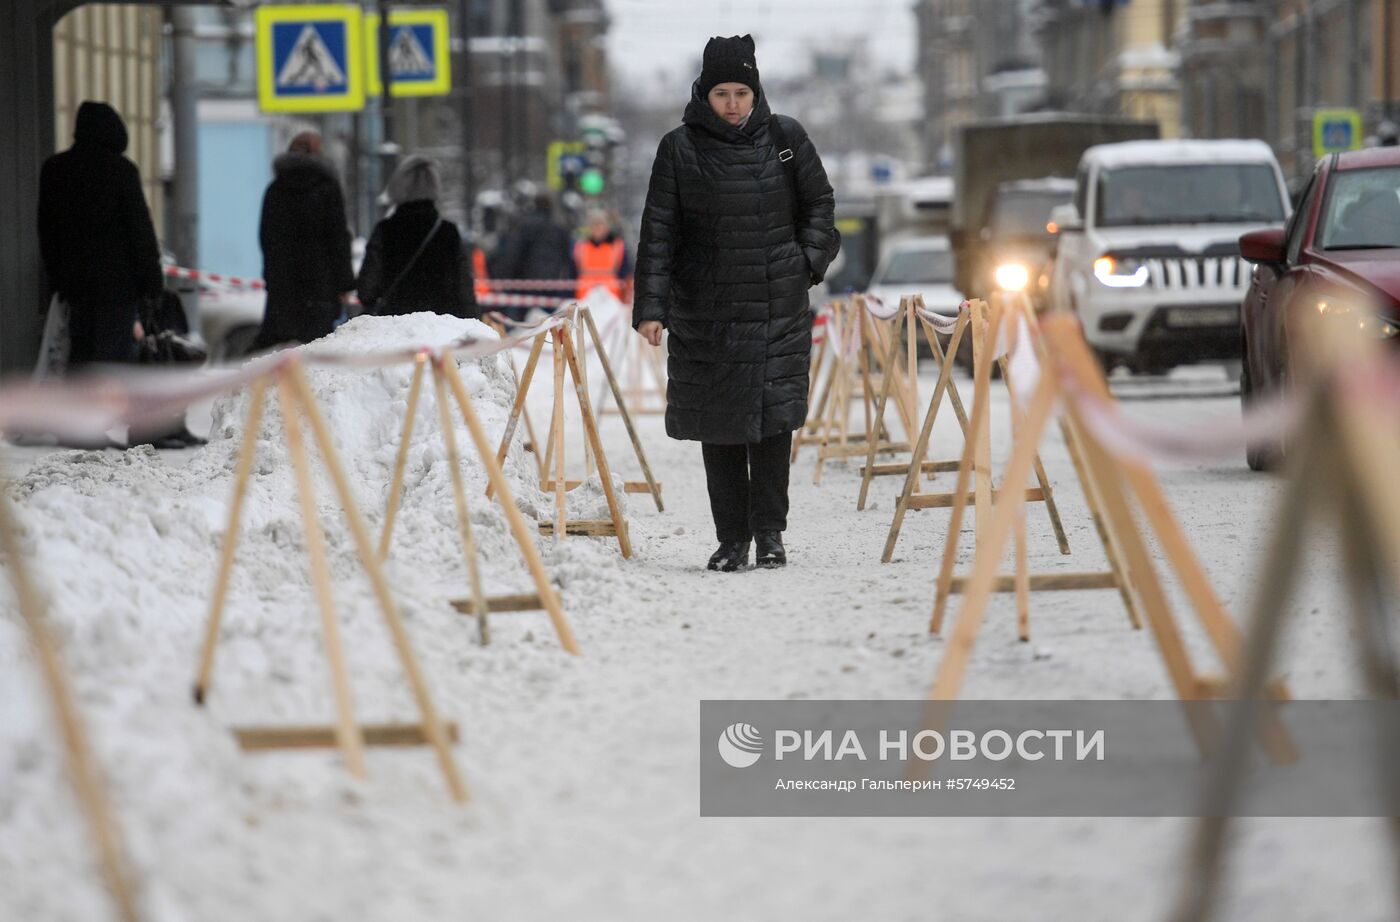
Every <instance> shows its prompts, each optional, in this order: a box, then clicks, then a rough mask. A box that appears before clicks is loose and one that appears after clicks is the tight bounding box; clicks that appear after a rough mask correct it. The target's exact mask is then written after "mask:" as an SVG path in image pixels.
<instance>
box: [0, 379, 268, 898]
mask: <svg viewBox="0 0 1400 922" xmlns="http://www.w3.org/2000/svg"><path fill="white" fill-rule="evenodd" d="M259 396H261V392H260V391H259ZM258 405H259V406H260V405H261V401H259V404H258ZM0 550H3V553H4V556H5V561H6V563H7V564H8V570H9V574H10V581H11V583H12V584H13V586H14V590H15V596H16V599H17V601H18V603H19V613H20V618H21V619H22V620H23V622H24V624H25V627H26V628H28V633H29V637H30V640H32V641H33V643H34V651H35V653H37V654H38V660H39V671H40V675H41V676H42V679H43V682H44V685H45V688H46V690H47V691H48V696H49V702H50V703H51V704H52V705H53V711H54V717H55V719H56V721H57V723H58V729H59V733H60V735H61V736H62V739H63V748H64V751H65V755H66V756H67V760H68V777H69V779H70V781H71V782H72V784H73V789H74V791H75V792H76V794H77V796H78V804H79V806H80V807H81V808H82V812H83V819H84V820H86V822H87V824H88V830H89V832H90V833H91V835H92V842H93V845H95V846H96V848H97V858H98V862H99V863H100V865H101V868H102V879H103V881H104V882H105V883H106V885H107V891H108V893H110V894H111V897H112V901H113V902H114V903H116V906H117V911H118V913H119V914H120V916H121V919H122V922H138V920H139V919H140V913H139V912H138V910H137V903H138V899H137V890H136V885H135V883H134V879H133V877H132V874H131V870H130V867H129V865H128V863H127V858H126V852H125V850H124V849H123V848H122V841H121V835H120V833H119V832H118V830H117V824H116V820H115V819H114V818H113V815H112V808H111V805H110V804H109V803H108V801H107V792H106V789H105V788H104V786H103V781H102V777H101V773H100V771H99V769H98V766H97V763H96V760H94V759H93V757H92V751H91V749H90V748H89V747H88V740H87V735H86V734H85V733H84V731H83V725H82V720H81V718H80V716H79V714H78V708H77V705H76V704H75V703H74V701H73V692H72V689H71V688H70V687H69V685H68V679H67V676H66V675H65V674H64V671H63V662H62V658H61V656H60V655H59V652H58V647H57V646H56V645H55V644H54V641H53V638H52V636H50V634H49V629H48V625H47V624H46V623H45V613H44V600H43V596H42V595H41V594H40V592H39V591H38V589H37V587H35V585H34V583H33V581H32V580H31V579H30V576H29V569H28V567H27V566H26V565H25V558H24V552H23V551H22V550H21V548H20V546H19V540H18V538H17V537H16V530H15V522H14V516H13V513H12V511H11V509H10V505H9V500H8V499H5V498H4V497H3V496H0Z"/></svg>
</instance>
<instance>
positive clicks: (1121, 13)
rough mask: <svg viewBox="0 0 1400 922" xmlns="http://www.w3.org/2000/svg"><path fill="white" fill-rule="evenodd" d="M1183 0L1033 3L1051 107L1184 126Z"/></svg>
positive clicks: (1168, 129) (1168, 131)
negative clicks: (1180, 39) (1180, 37)
mask: <svg viewBox="0 0 1400 922" xmlns="http://www.w3.org/2000/svg"><path fill="white" fill-rule="evenodd" d="M1186 7H1187V4H1186V3H1185V2H1180V0H1103V2H1099V3H1085V2H1083V0H1042V3H1041V4H1040V6H1039V8H1038V20H1039V30H1040V38H1041V43H1042V47H1043V50H1044V67H1045V71H1046V79H1047V90H1046V101H1047V104H1048V106H1049V107H1050V108H1054V109H1063V110H1067V111H1075V112H1094V113H1100V114H1104V115H1127V116H1132V117H1134V118H1143V119H1149V120H1152V121H1156V122H1157V123H1158V125H1159V126H1160V128H1161V131H1162V136H1163V137H1175V136H1177V135H1178V134H1179V132H1180V125H1181V98H1182V97H1181V87H1180V82H1179V79H1178V74H1179V72H1180V55H1179V52H1178V49H1177V47H1176V46H1177V37H1178V35H1179V34H1181V28H1182V26H1183V25H1184V23H1185V17H1186Z"/></svg>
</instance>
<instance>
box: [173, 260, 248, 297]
mask: <svg viewBox="0 0 1400 922" xmlns="http://www.w3.org/2000/svg"><path fill="white" fill-rule="evenodd" d="M165 274H166V275H168V276H170V277H171V278H177V279H194V280H195V281H197V282H210V283H212V284H215V285H225V286H227V287H229V288H250V289H253V290H254V291H262V290H263V289H265V288H266V287H267V283H266V282H264V281H263V280H262V279H245V278H239V277H238V276H236V275H222V274H220V273H218V272H206V271H204V270H203V269H186V268H185V267H184V266H166V267H165Z"/></svg>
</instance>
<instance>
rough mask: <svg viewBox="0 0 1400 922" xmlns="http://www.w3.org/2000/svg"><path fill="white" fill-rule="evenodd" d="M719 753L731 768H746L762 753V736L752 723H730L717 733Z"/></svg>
mask: <svg viewBox="0 0 1400 922" xmlns="http://www.w3.org/2000/svg"><path fill="white" fill-rule="evenodd" d="M719 755H720V758H722V759H724V761H725V762H726V763H727V764H728V765H729V766H730V767H731V768H748V767H749V766H750V765H752V764H754V763H755V762H757V761H758V760H759V757H760V756H762V755H763V736H762V734H760V733H759V732H758V729H757V728H756V727H755V726H754V725H753V724H730V725H729V726H727V727H725V728H724V732H723V733H721V734H720V735H719Z"/></svg>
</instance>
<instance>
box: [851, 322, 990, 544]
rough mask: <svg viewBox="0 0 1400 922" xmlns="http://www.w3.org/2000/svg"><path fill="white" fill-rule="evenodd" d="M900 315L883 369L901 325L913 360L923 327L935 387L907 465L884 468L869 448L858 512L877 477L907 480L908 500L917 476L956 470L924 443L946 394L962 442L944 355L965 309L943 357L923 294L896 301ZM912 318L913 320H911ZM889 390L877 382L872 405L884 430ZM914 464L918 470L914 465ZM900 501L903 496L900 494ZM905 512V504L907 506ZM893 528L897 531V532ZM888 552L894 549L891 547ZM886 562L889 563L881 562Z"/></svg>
mask: <svg viewBox="0 0 1400 922" xmlns="http://www.w3.org/2000/svg"><path fill="white" fill-rule="evenodd" d="M899 307H900V313H899V316H898V317H897V318H896V319H895V328H894V330H893V335H892V336H890V342H889V343H888V345H887V358H886V361H885V365H886V367H888V366H890V365H892V364H894V362H895V359H896V357H897V355H896V354H897V352H898V350H899V341H900V335H901V327H902V329H903V335H904V336H905V338H906V341H907V343H908V348H909V352H910V355H911V357H913V356H915V355H916V354H917V353H916V349H917V344H918V332H919V330H921V329H922V331H923V334H924V342H925V343H926V344H927V345H928V348H929V352H930V353H932V355H933V357H934V360H935V361H936V362H937V363H938V370H939V371H938V383H937V384H936V385H935V386H934V391H933V397H932V400H931V402H930V404H929V412H928V413H926V414H925V417H924V423H923V426H922V427H921V428H920V430H919V435H918V436H917V437H916V438H915V441H914V449H913V454H912V456H911V460H910V462H909V463H902V462H891V463H887V464H876V463H875V452H874V450H873V448H874V446H873V445H872V446H870V449H871V450H868V451H867V453H866V456H865V464H864V465H863V466H862V467H861V469H860V497H859V498H858V499H857V500H856V509H857V511H863V510H864V509H865V502H866V500H867V499H868V498H869V495H870V485H871V483H872V482H873V481H874V479H875V478H876V477H891V476H904V477H905V479H906V483H905V490H904V492H905V493H907V494H908V495H909V496H910V497H911V498H912V497H914V496H916V495H917V489H918V483H919V475H920V474H927V475H929V476H930V477H932V476H933V475H935V474H938V473H946V472H949V471H956V470H957V469H958V462H957V461H956V460H952V461H930V460H928V443H929V440H930V436H931V434H932V432H933V420H934V419H936V418H937V415H938V407H939V406H940V405H941V404H942V400H943V396H944V394H946V395H947V396H948V399H949V401H950V402H951V403H952V405H953V412H954V414H955V415H956V416H957V418H958V424H959V425H960V426H961V427H962V430H963V438H964V439H966V438H967V429H968V427H967V414H966V413H965V412H964V411H963V404H962V397H961V395H960V394H959V393H958V385H957V382H955V381H954V380H953V379H952V371H953V363H952V361H951V360H950V359H949V357H948V356H949V355H956V354H957V349H958V345H959V343H961V342H962V337H963V334H964V332H965V331H966V329H967V318H968V311H967V309H966V308H965V307H964V308H960V309H959V311H958V320H957V322H956V324H955V325H954V328H953V331H952V338H951V339H950V340H949V351H948V355H945V354H944V351H943V347H942V346H941V345H940V344H939V341H938V334H937V331H936V330H935V329H934V327H933V324H932V323H931V322H930V321H929V320H928V318H927V312H926V309H925V308H924V304H923V296H922V295H914V296H912V297H905V298H902V299H901V300H900V305H899ZM916 318H917V319H916ZM909 367H910V368H911V369H915V372H914V375H913V376H912V377H913V378H914V379H915V380H917V364H916V363H915V361H913V360H912V358H911V362H910V365H909ZM893 389H894V379H893V377H892V376H886V378H885V380H884V381H883V382H882V383H881V387H880V396H879V399H877V400H876V402H875V424H876V425H877V426H883V425H884V421H885V408H886V407H887V406H888V404H889V399H890V394H891V391H893ZM916 460H917V462H918V466H917V468H916V467H915V465H914V461H916ZM911 471H913V475H912V482H910V480H911V478H910V472H911ZM901 498H902V496H901ZM905 508H906V509H908V508H909V506H908V504H907V503H906V505H905ZM896 516H897V517H898V520H899V522H900V523H902V522H903V521H904V516H903V515H902V514H901V513H900V512H899V511H898V508H897V509H896ZM897 531H898V529H897V528H896V532H897ZM890 551H891V553H893V548H891V549H890ZM886 562H887V563H888V560H887V561H886Z"/></svg>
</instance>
